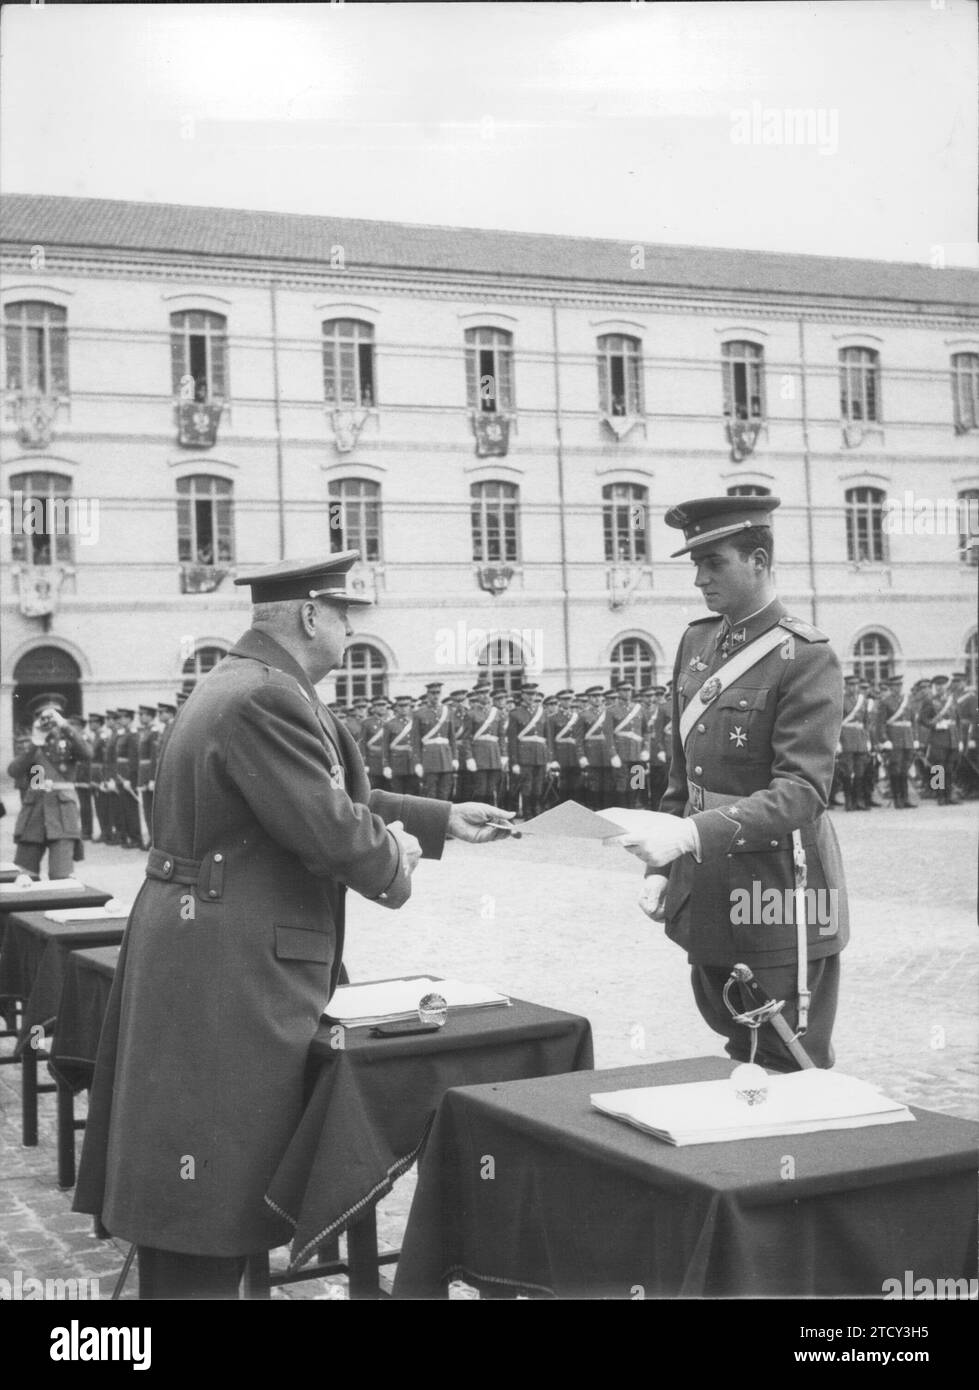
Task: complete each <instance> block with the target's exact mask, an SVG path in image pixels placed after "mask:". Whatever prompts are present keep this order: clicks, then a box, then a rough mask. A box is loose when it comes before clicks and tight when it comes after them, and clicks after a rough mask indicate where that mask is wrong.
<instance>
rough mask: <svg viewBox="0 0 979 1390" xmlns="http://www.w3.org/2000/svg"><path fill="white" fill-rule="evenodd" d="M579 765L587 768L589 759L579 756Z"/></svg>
mask: <svg viewBox="0 0 979 1390" xmlns="http://www.w3.org/2000/svg"><path fill="white" fill-rule="evenodd" d="M578 766H579V767H580V768H586V767H587V766H588V759H587V758H579V759H578Z"/></svg>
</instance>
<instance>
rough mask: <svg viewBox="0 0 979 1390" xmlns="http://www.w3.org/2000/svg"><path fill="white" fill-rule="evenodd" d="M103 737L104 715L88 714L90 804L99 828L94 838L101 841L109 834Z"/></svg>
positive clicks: (104, 840)
mask: <svg viewBox="0 0 979 1390" xmlns="http://www.w3.org/2000/svg"><path fill="white" fill-rule="evenodd" d="M105 738H106V735H105V715H104V714H90V715H89V716H88V741H89V743H90V744H91V745H92V761H91V763H90V764H89V772H90V775H91V782H92V805H93V807H94V810H95V820H96V821H97V822H98V829H99V833H98V835H97V836H96V837H95V838H96V840H101V841H102V842H103V843H105V842H106V839H107V836H108V835H109V813H108V811H107V809H106V804H105V786H104V784H105V767H104V765H103V761H102V760H103V758H104V757H105ZM93 829H94V823H93Z"/></svg>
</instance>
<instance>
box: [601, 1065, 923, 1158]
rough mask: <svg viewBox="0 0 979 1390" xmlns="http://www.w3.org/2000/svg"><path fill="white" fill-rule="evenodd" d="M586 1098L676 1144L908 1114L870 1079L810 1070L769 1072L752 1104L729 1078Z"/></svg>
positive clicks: (889, 1120) (886, 1120)
mask: <svg viewBox="0 0 979 1390" xmlns="http://www.w3.org/2000/svg"><path fill="white" fill-rule="evenodd" d="M591 1103H592V1105H593V1106H594V1107H595V1109H596V1110H601V1111H603V1112H604V1113H605V1114H606V1115H611V1116H613V1117H614V1118H615V1119H617V1120H625V1121H626V1122H627V1123H628V1124H631V1125H635V1126H636V1127H637V1128H638V1129H643V1130H645V1131H646V1132H647V1134H654V1135H655V1136H656V1138H657V1139H662V1140H664V1141H665V1142H666V1143H667V1144H678V1145H679V1144H717V1143H721V1142H723V1141H724V1140H727V1139H763V1138H769V1137H771V1136H772V1135H776V1134H809V1133H814V1132H816V1131H818V1130H823V1129H859V1128H861V1127H863V1126H865V1125H890V1124H901V1123H903V1122H905V1121H907V1120H913V1119H914V1116H913V1115H912V1114H911V1111H910V1110H909V1109H908V1108H907V1106H905V1105H902V1104H901V1103H900V1102H899V1101H894V1100H889V1099H888V1098H887V1096H885V1095H882V1094H881V1092H880V1091H878V1090H877V1088H876V1087H875V1086H872V1085H870V1083H869V1082H867V1081H859V1080H858V1079H857V1078H856V1077H854V1076H845V1075H843V1073H841V1072H835V1071H820V1070H818V1069H816V1068H811V1069H808V1070H806V1071H797V1072H790V1073H788V1074H787V1075H784V1076H770V1077H769V1080H768V1099H767V1100H766V1101H765V1102H764V1103H763V1104H761V1105H757V1106H749V1105H746V1104H745V1102H744V1101H743V1100H741V1099H740V1098H739V1096H738V1094H737V1092H736V1090H735V1088H734V1086H732V1084H731V1082H730V1081H693V1082H687V1083H685V1084H683V1085H679V1086H645V1087H639V1088H637V1089H636V1090H632V1091H607V1092H605V1093H604V1094H602V1093H599V1094H597V1095H593V1096H592V1097H591Z"/></svg>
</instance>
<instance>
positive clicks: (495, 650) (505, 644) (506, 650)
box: [478, 637, 526, 695]
mask: <svg viewBox="0 0 979 1390" xmlns="http://www.w3.org/2000/svg"><path fill="white" fill-rule="evenodd" d="M478 664H479V670H480V674H481V675H482V676H485V677H486V679H487V680H488V681H489V683H490V685H492V687H493V689H494V690H506V691H508V692H509V693H510V694H511V695H515V694H517V692H518V691H519V690H520V687H521V685H522V684H523V680H524V671H525V669H526V658H525V656H524V651H523V648H522V647H521V645H520V643H519V642H516V641H514V640H513V638H511V637H491V638H490V640H489V641H488V642H487V643H486V644H485V645H484V647H483V649H482V651H481V652H480V654H479V663H478Z"/></svg>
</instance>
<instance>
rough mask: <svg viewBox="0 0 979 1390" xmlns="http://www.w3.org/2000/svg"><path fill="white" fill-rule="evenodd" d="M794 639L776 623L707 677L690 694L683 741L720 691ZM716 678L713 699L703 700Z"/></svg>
mask: <svg viewBox="0 0 979 1390" xmlns="http://www.w3.org/2000/svg"><path fill="white" fill-rule="evenodd" d="M791 640H792V634H791V633H790V632H786V631H785V629H784V628H781V627H779V626H778V624H777V623H776V625H775V627H771V628H769V629H768V631H767V632H763V633H762V635H761V636H760V637H758V638H756V639H755V641H754V642H751V643H749V645H748V646H747V647H743V648H742V649H741V651H740V652H738V654H737V656H735V657H732V658H731V660H730V661H729V662H728V663H727V665H726V666H725V667H724V668H723V669H722V670H721V671H719V672H718V673H717V674H716V675H715V676H711V677H709V679H708V680H706V681H704V684H703V686H701V688H700V690H698V691H697V692H696V693H695V694H694V695H692V696H691V697H690V700H689V702H688V704H687V707H686V709H685V710H684V711H683V713H682V714H681V715H680V741H681V743H683V744H686V742H687V739H688V738H689V737H690V733H691V730H692V729H693V727H694V725H695V724H696V723H697V720H698V719H699V718H700V716H701V715H702V714H703V712H704V710H705V709H706V708H707V707H708V706H709V705H712V704H713V703H714V701H715V700H716V699H717V697H718V695H721V694H723V693H724V691H725V690H726V689H727V688H728V686H729V685H733V684H734V682H735V681H736V680H737V679H738V677H739V676H743V675H744V673H745V671H750V670H751V668H752V666H757V665H758V662H759V661H761V659H762V658H763V657H766V656H767V655H768V653H769V652H773V651H774V650H775V648H776V647H780V646H782V645H783V643H786V642H790V641H791ZM712 681H713V682H716V689H715V691H714V694H713V695H712V696H711V698H710V699H709V700H702V699H701V692H702V691H703V689H704V688H705V687H706V686H708V685H709V684H710V683H711V682H712Z"/></svg>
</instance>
